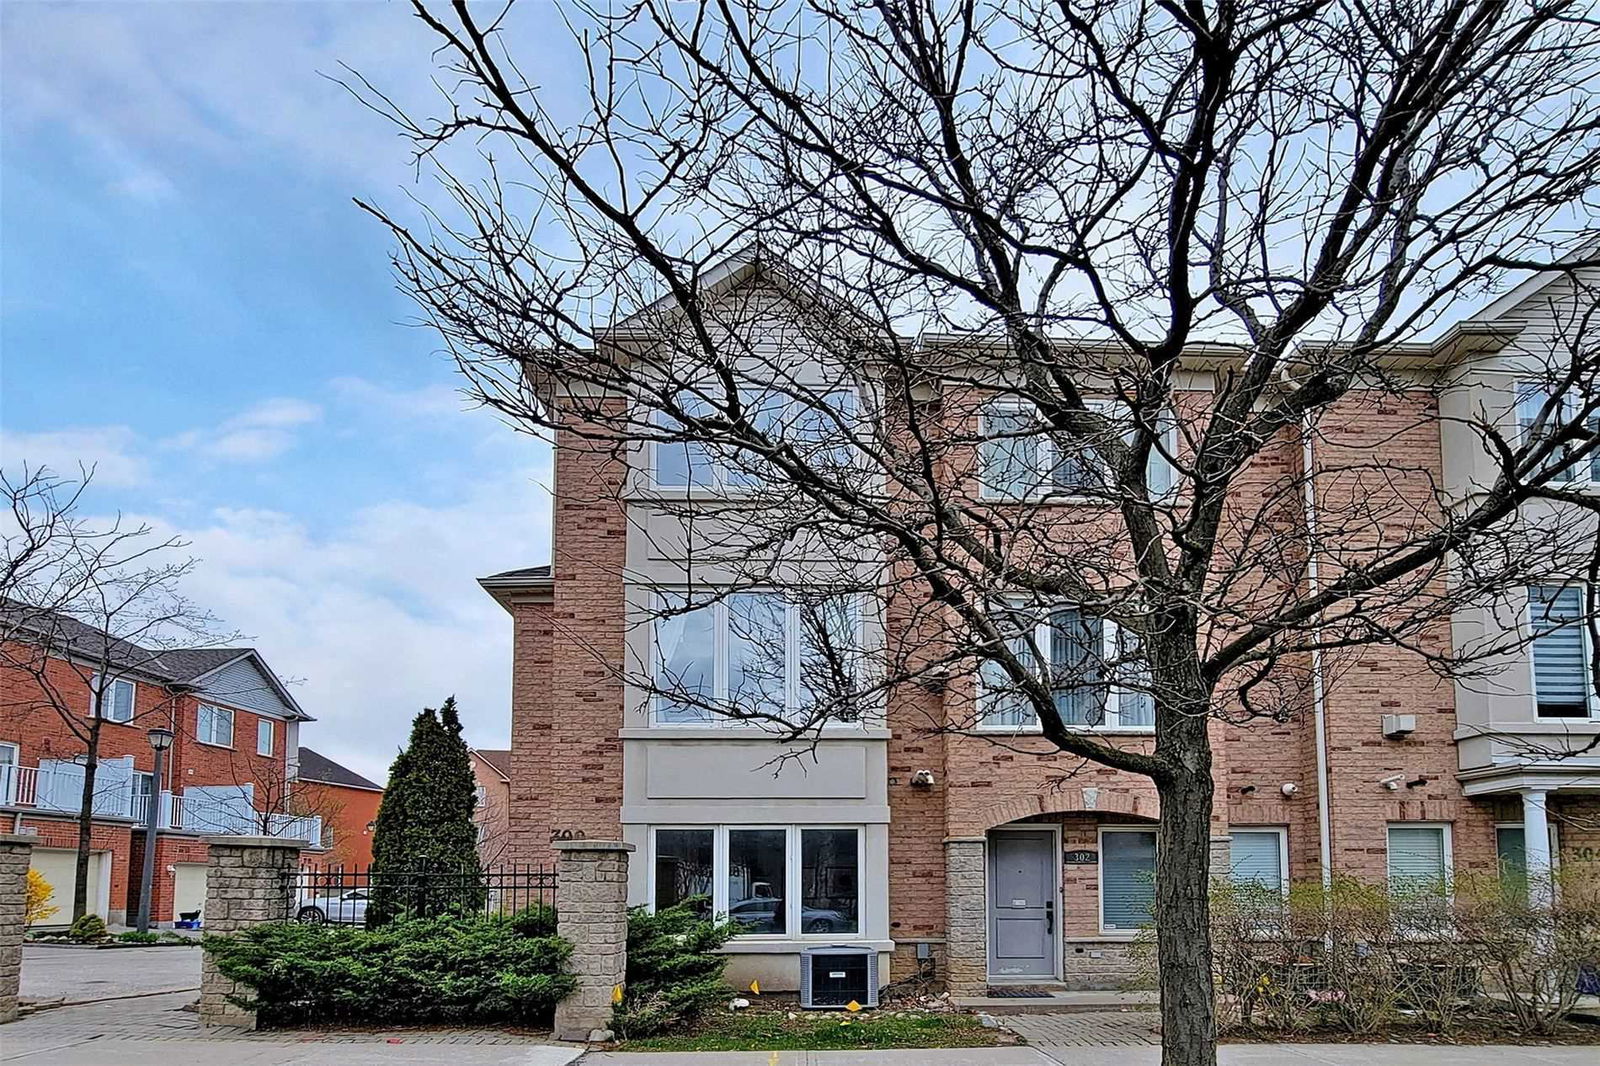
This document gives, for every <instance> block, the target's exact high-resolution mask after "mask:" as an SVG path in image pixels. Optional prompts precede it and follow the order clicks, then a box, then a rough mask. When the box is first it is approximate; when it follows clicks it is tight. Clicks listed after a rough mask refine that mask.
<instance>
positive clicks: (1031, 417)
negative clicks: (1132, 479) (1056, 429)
mask: <svg viewBox="0 0 1600 1066" xmlns="http://www.w3.org/2000/svg"><path fill="white" fill-rule="evenodd" d="M1090 407H1091V408H1093V409H1095V410H1097V411H1099V412H1100V413H1101V414H1102V415H1105V416H1107V417H1112V418H1117V417H1125V416H1126V412H1125V411H1123V412H1121V413H1120V415H1119V412H1118V411H1117V409H1116V408H1115V407H1114V406H1113V405H1112V404H1110V403H1107V402H1091V403H1090ZM1159 429H1160V440H1161V443H1160V447H1157V448H1152V449H1151V452H1150V458H1149V462H1148V463H1147V466H1146V470H1145V484H1146V487H1147V488H1148V490H1149V493H1150V495H1151V496H1164V495H1166V493H1168V492H1169V491H1171V489H1172V485H1173V475H1174V471H1173V468H1172V463H1171V461H1170V460H1169V459H1168V456H1170V455H1171V454H1172V453H1173V450H1174V449H1175V448H1176V446H1177V438H1178V433H1177V424H1176V422H1175V420H1174V419H1172V418H1171V417H1170V415H1169V416H1167V417H1164V418H1162V419H1161V420H1160V424H1159ZM979 435H980V437H981V438H982V442H981V443H980V444H979V446H978V474H979V478H978V480H979V485H980V490H981V494H982V495H983V496H984V498H986V499H991V500H1033V499H1045V498H1049V497H1062V498H1066V499H1071V498H1074V497H1084V496H1094V495H1097V494H1100V493H1103V492H1104V491H1105V489H1106V488H1107V487H1108V486H1109V483H1110V474H1109V471H1108V470H1107V468H1106V465H1105V462H1104V461H1103V460H1102V459H1101V458H1100V456H1099V454H1098V452H1097V451H1096V450H1095V448H1094V446H1093V444H1092V443H1091V442H1088V441H1083V440H1076V439H1068V438H1066V437H1064V436H1063V435H1061V434H1055V433H1050V432H1048V431H1047V430H1046V429H1045V426H1044V422H1043V421H1042V420H1041V419H1040V417H1039V414H1038V412H1037V410H1036V409H1035V408H1034V407H1033V405H1032V404H1029V403H1024V402H1022V401H1018V400H994V401H991V402H990V403H988V404H985V405H984V408H983V412H982V414H981V416H980V418H979ZM1122 436H1123V438H1124V439H1125V440H1132V439H1133V427H1132V426H1129V427H1128V429H1127V430H1125V431H1124V432H1123V434H1122ZM1163 452H1164V453H1165V454H1163Z"/></svg>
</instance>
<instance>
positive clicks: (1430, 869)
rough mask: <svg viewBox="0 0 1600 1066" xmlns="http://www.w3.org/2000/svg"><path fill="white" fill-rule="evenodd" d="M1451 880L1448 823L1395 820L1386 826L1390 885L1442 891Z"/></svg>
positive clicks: (1401, 887)
mask: <svg viewBox="0 0 1600 1066" xmlns="http://www.w3.org/2000/svg"><path fill="white" fill-rule="evenodd" d="M1449 883H1450V827H1449V826H1445V825H1414V824H1396V825H1391V826H1390V827H1389V885H1390V886H1391V887H1393V888H1400V889H1409V890H1411V891H1419V890H1432V891H1437V892H1440V893H1443V892H1445V891H1447V890H1448V888H1449Z"/></svg>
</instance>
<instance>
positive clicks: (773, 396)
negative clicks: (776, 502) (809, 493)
mask: <svg viewBox="0 0 1600 1066" xmlns="http://www.w3.org/2000/svg"><path fill="white" fill-rule="evenodd" d="M707 391H711V390H710V389H709V388H708V389H707ZM799 391H801V392H802V396H803V398H796V397H793V396H788V395H784V394H781V393H776V392H758V391H757V390H755V389H740V390H739V398H740V403H741V406H743V407H744V408H745V410H746V411H747V412H748V417H749V420H750V423H751V425H752V426H753V427H754V428H755V429H756V430H757V431H758V432H760V433H762V434H764V435H765V436H766V437H767V438H768V439H769V440H773V441H779V442H782V443H783V444H785V445H787V446H788V447H790V448H791V449H793V451H794V452H795V453H796V454H797V455H799V456H800V458H801V459H802V461H803V462H805V463H806V464H807V465H808V466H810V467H811V468H812V469H815V470H818V471H827V470H838V469H843V468H846V467H849V466H851V465H853V464H854V462H855V451H854V448H853V446H852V445H851V443H850V440H851V435H852V434H854V433H855V432H857V430H858V417H859V415H858V411H857V400H856V393H855V390H853V389H828V390H825V391H824V388H823V387H820V386H809V387H803V388H801V389H800V390H799ZM678 405H679V407H680V408H681V409H682V410H683V412H684V414H685V415H686V416H688V417H690V418H696V419H717V418H720V417H725V416H724V414H723V413H722V411H721V409H720V408H719V407H718V406H716V405H713V404H712V403H710V402H709V401H707V400H706V399H704V398H702V397H700V396H698V395H695V394H694V393H690V392H685V393H683V394H681V395H680V397H679V400H678ZM656 424H657V425H658V426H660V427H661V429H662V430H664V431H666V432H668V433H673V432H681V433H682V434H683V435H684V436H685V437H689V436H690V435H693V434H695V433H696V431H695V430H693V429H690V428H689V427H687V426H686V425H685V424H684V423H683V422H681V421H679V420H678V419H675V418H673V417H672V416H671V415H669V414H667V413H666V412H660V413H659V414H658V415H657V418H656ZM714 436H715V433H714V432H709V433H700V434H698V437H697V439H685V440H677V441H665V440H663V441H657V442H656V443H655V444H654V446H653V451H654V457H653V462H652V473H653V480H654V483H655V486H656V487H657V488H661V489H705V490H710V491H714V492H729V491H734V492H736V491H738V490H740V489H748V488H751V487H754V486H756V485H760V484H762V483H763V482H764V481H765V480H766V477H765V475H764V474H763V472H762V469H761V468H762V466H763V462H762V460H761V459H759V458H757V457H755V456H754V455H753V454H751V453H749V452H742V451H740V450H739V449H738V448H734V447H731V446H729V447H721V448H719V447H718V445H717V444H716V442H715V440H714V439H708V438H714Z"/></svg>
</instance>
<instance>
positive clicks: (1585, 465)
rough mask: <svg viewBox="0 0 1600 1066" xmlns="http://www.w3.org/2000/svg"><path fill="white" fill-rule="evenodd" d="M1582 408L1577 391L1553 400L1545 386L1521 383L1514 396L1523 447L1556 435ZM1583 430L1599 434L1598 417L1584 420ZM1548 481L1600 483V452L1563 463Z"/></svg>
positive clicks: (1557, 482) (1599, 421)
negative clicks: (1542, 417)
mask: <svg viewBox="0 0 1600 1066" xmlns="http://www.w3.org/2000/svg"><path fill="white" fill-rule="evenodd" d="M1582 405H1583V398H1582V397H1581V396H1579V395H1578V394H1577V393H1576V392H1573V393H1566V394H1562V395H1558V396H1555V397H1554V398H1553V399H1552V397H1551V391H1550V389H1549V387H1548V386H1545V385H1540V384H1531V383H1530V384H1524V385H1523V386H1522V387H1521V388H1520V389H1519V390H1518V395H1517V425H1518V428H1520V429H1521V431H1522V440H1523V444H1524V445H1530V444H1537V443H1538V442H1539V441H1540V440H1542V439H1545V438H1547V437H1550V436H1552V435H1553V434H1555V433H1557V432H1559V431H1560V430H1561V429H1562V428H1563V427H1565V426H1566V425H1568V424H1569V423H1571V422H1573V421H1574V420H1575V419H1577V417H1578V412H1579V411H1580V410H1581V409H1582ZM1541 414H1543V415H1544V416H1545V417H1544V420H1543V421H1542V422H1541V421H1540V417H1539V416H1540V415H1541ZM1584 428H1585V429H1587V430H1588V431H1589V432H1591V433H1600V414H1593V415H1590V416H1589V417H1588V418H1587V419H1585V420H1584ZM1555 454H1556V455H1557V456H1559V455H1560V454H1561V451H1560V449H1559V448H1558V449H1556V452H1555ZM1550 480H1551V481H1552V482H1555V483H1556V484H1586V483H1587V484H1594V483H1597V482H1600V451H1597V452H1594V453H1592V454H1590V455H1589V456H1587V457H1586V458H1583V459H1577V460H1574V461H1573V462H1571V463H1568V464H1566V465H1565V466H1563V467H1561V468H1560V469H1558V470H1557V471H1556V472H1555V474H1554V475H1552V477H1551V479H1550Z"/></svg>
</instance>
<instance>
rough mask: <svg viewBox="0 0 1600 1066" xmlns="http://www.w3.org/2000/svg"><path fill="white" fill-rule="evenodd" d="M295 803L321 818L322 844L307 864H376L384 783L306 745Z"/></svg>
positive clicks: (359, 866)
mask: <svg viewBox="0 0 1600 1066" xmlns="http://www.w3.org/2000/svg"><path fill="white" fill-rule="evenodd" d="M297 779H298V781H299V788H298V789H296V792H295V796H296V801H297V802H296V809H297V810H299V811H300V812H301V813H303V814H312V815H316V816H317V817H318V818H321V819H322V827H323V828H322V843H323V850H322V851H321V852H320V853H318V854H316V855H308V856H306V857H305V860H304V865H307V866H316V867H320V868H322V869H327V868H330V867H339V866H348V867H357V868H361V869H365V868H366V867H368V866H371V865H372V830H373V827H374V823H375V822H377V820H378V807H379V805H380V804H382V803H383V786H382V785H380V784H378V783H377V782H376V781H373V780H372V779H371V778H367V777H363V776H362V775H361V774H358V773H356V772H355V771H354V770H352V769H350V768H349V767H347V766H342V765H340V764H339V763H336V762H334V761H333V760H332V759H330V758H328V757H327V756H325V755H323V754H321V753H319V752H316V751H313V750H312V749H310V748H307V747H305V746H303V745H302V746H301V748H300V766H299V773H298V775H297Z"/></svg>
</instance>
